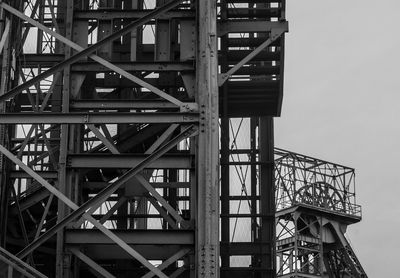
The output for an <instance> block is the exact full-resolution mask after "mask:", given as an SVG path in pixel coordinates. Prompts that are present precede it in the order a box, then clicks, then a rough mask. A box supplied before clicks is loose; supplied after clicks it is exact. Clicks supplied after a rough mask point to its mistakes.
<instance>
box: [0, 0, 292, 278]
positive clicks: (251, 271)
mask: <svg viewBox="0 0 400 278" xmlns="http://www.w3.org/2000/svg"><path fill="white" fill-rule="evenodd" d="M0 7H1V13H0V30H1V40H0V50H1V52H2V62H1V63H2V71H1V85H0V128H1V129H0V152H1V156H0V171H1V172H0V198H1V200H0V206H1V208H0V247H1V249H0V250H1V252H0V261H1V262H2V263H1V264H0V271H1V274H0V276H4V275H6V276H7V275H8V277H16V276H17V275H19V273H22V274H23V275H25V276H26V277H60V278H68V277H153V276H158V277H232V278H234V277H260V278H261V277H263V278H264V277H265V278H266V277H274V276H275V272H276V266H275V261H276V258H275V202H274V194H275V193H274V143H273V117H275V116H279V115H280V110H281V104H282V95H283V71H284V67H283V62H284V33H285V32H286V31H287V30H288V26H287V22H286V20H285V1H284V0H219V1H216V0H186V1H183V0H79V1H78V0H9V1H0ZM239 138H242V139H239ZM13 275H14V276H13Z"/></svg>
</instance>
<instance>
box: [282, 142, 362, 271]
mask: <svg viewBox="0 0 400 278" xmlns="http://www.w3.org/2000/svg"><path fill="white" fill-rule="evenodd" d="M275 184H276V210H277V213H276V222H277V227H276V233H277V236H276V247H277V263H278V267H277V274H278V277H282V278H284V277H293V278H297V277H298V278H302V277H304V278H312V277H315V278H318V277H329V278H341V277H343V278H367V274H366V273H365V271H364V269H363V267H362V266H361V263H360V262H359V260H358V258H357V256H356V255H355V253H354V251H353V248H352V247H351V245H350V243H349V241H348V239H347V237H346V236H345V233H346V230H347V227H348V226H349V225H351V224H354V223H357V222H359V221H360V220H361V207H360V205H358V204H357V203H356V194H355V173H354V169H352V168H350V167H346V166H343V165H340V164H336V163H331V162H327V161H324V160H321V159H317V158H313V157H309V156H306V155H301V154H297V153H294V152H289V151H285V150H281V149H275Z"/></svg>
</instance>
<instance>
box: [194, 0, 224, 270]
mask: <svg viewBox="0 0 400 278" xmlns="http://www.w3.org/2000/svg"><path fill="white" fill-rule="evenodd" d="M197 5H198V22H197V24H198V42H197V44H198V53H197V98H198V104H199V112H200V123H199V125H200V130H199V136H198V143H197V144H198V146H197V180H198V184H197V192H198V196H197V198H198V199H197V200H198V201H197V202H198V203H197V223H196V230H197V235H196V255H197V264H196V267H197V270H196V277H199V278H200V277H207V278H212V277H219V267H218V265H219V145H218V140H219V139H218V133H219V114H218V85H217V74H218V72H217V70H218V67H217V54H218V52H217V29H216V27H217V15H216V13H217V7H216V1H213V0H202V1H197Z"/></svg>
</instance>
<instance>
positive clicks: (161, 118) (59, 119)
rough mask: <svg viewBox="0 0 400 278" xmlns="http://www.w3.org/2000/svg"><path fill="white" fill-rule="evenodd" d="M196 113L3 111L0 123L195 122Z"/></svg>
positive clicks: (196, 118)
mask: <svg viewBox="0 0 400 278" xmlns="http://www.w3.org/2000/svg"><path fill="white" fill-rule="evenodd" d="M197 121H198V115H197V114H196V113H126V112H119V113H115V112H107V113H80V112H74V113H5V114H0V123H1V124H123V123H125V124H136V123H195V122H197Z"/></svg>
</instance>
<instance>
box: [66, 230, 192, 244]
mask: <svg viewBox="0 0 400 278" xmlns="http://www.w3.org/2000/svg"><path fill="white" fill-rule="evenodd" d="M113 232H114V234H115V235H117V236H118V237H119V238H121V239H122V240H124V241H125V242H126V243H127V244H129V245H149V244H151V245H169V244H179V245H194V232H193V231H188V230H114V231H113ZM65 243H66V244H69V245H90V244H114V242H113V241H112V240H110V239H109V238H108V237H107V236H105V235H104V234H103V233H102V232H100V231H98V230H94V229H88V230H83V229H76V230H75V229H67V230H66V231H65Z"/></svg>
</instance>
